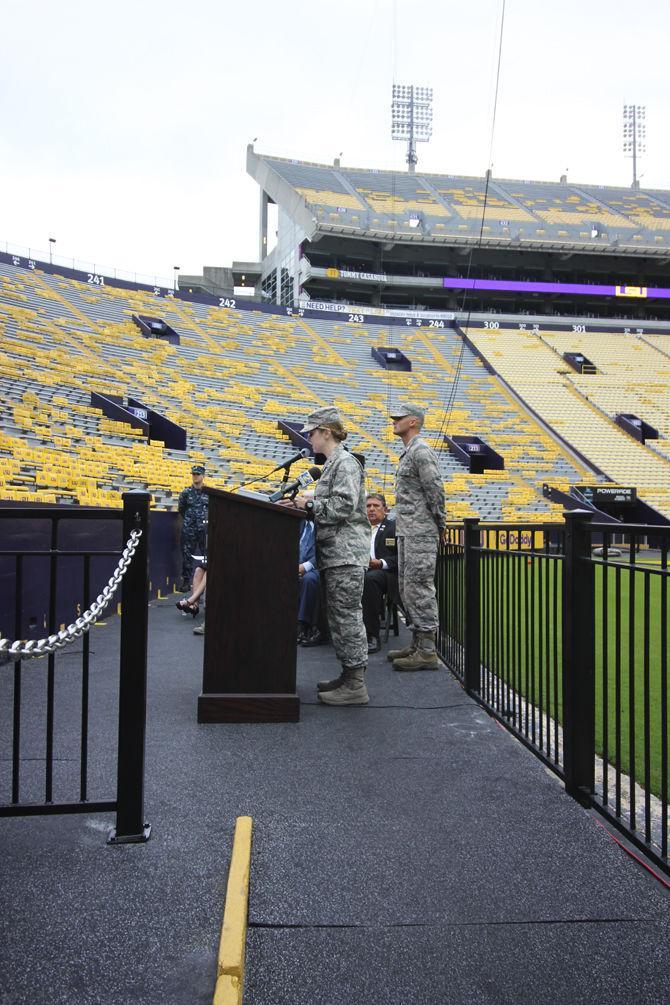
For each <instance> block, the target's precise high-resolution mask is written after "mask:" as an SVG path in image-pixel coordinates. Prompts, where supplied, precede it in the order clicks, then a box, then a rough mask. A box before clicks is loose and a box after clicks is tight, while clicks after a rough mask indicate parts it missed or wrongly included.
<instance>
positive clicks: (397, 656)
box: [386, 632, 419, 663]
mask: <svg viewBox="0 0 670 1005" xmlns="http://www.w3.org/2000/svg"><path fill="white" fill-rule="evenodd" d="M418 645H419V640H418V639H417V636H416V632H413V633H412V641H411V642H410V644H409V645H408V646H405V648H404V649H389V651H388V652H387V654H386V659H387V660H389V661H390V662H391V663H393V661H394V660H402V659H404V658H405V657H406V656H412V655H413V654H414V653H415V652H416V648H417V646H418Z"/></svg>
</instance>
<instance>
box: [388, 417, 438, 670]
mask: <svg viewBox="0 0 670 1005" xmlns="http://www.w3.org/2000/svg"><path fill="white" fill-rule="evenodd" d="M424 418H425V416H424V413H423V411H422V410H421V409H420V408H419V407H418V406H417V405H409V404H405V405H399V406H398V408H396V409H395V411H393V412H391V419H392V420H393V434H394V436H399V437H400V439H401V440H402V442H403V443H404V445H405V449H404V451H403V452H402V453H401V455H400V461H399V463H398V471H397V475H396V532H397V534H398V585H399V587H400V596H401V597H402V602H403V607H404V608H405V611H406V613H407V615H408V617H409V620H410V622H411V625H412V632H413V639H412V643H411V645H409V646H408V647H407V648H406V649H394V650H391V652H389V654H388V659H389V660H391V661H392V662H393V669H394V670H437V669H438V667H439V662H438V659H437V653H436V651H435V632H436V630H437V626H438V615H437V597H436V594H435V563H436V561H437V549H438V545H439V543H440V537H441V536H442V532H443V530H444V525H445V516H444V483H443V481H442V476H441V474H440V471H439V468H438V466H437V457H436V456H435V454H434V452H433V451H432V450H431V448H430V446H429V445H428V443H427V442H426V440H424V439H423V437H422V436H420V435H419V434H420V432H421V428H422V426H423V423H424Z"/></svg>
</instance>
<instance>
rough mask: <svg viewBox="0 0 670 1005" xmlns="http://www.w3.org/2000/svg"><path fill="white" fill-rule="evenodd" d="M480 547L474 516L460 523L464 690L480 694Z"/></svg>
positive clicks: (477, 524)
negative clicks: (463, 584) (463, 575)
mask: <svg viewBox="0 0 670 1005" xmlns="http://www.w3.org/2000/svg"><path fill="white" fill-rule="evenodd" d="M479 548H480V530H479V518H478V517H474V516H470V517H465V519H464V520H463V552H464V563H465V635H464V645H465V668H464V669H465V673H464V684H465V689H466V691H476V692H477V693H479V691H480V688H481V673H480V669H481V654H480V651H479V650H480V624H479V621H480V610H481V602H480V600H481V598H480V596H479V557H480V550H479Z"/></svg>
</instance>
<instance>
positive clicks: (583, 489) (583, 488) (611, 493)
mask: <svg viewBox="0 0 670 1005" xmlns="http://www.w3.org/2000/svg"><path fill="white" fill-rule="evenodd" d="M577 491H578V492H580V493H581V494H582V496H583V497H584V499H585V500H586V502H588V503H591V505H592V506H595V507H596V508H597V509H601V508H602V507H605V506H634V505H635V504H636V502H637V489H636V488H634V487H632V486H631V487H624V486H622V485H577Z"/></svg>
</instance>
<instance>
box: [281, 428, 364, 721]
mask: <svg viewBox="0 0 670 1005" xmlns="http://www.w3.org/2000/svg"><path fill="white" fill-rule="evenodd" d="M301 433H303V434H304V435H306V436H307V438H308V439H309V441H310V443H311V445H312V449H313V450H314V453H315V454H325V456H326V463H325V464H324V466H323V471H322V474H321V478H320V479H319V481H318V482H317V483H316V488H315V491H314V501H313V502H311V501H309V500H306V499H301V498H300V497H298V498H297V499H296V500H295V505H296V506H298V507H299V508H300V509H304V510H305V512H306V514H307V516H308V517H309V516H310V514H311V515H312V517H313V519H314V523H315V526H316V551H317V565H318V568H319V572H320V574H321V577H322V580H323V581H324V583H325V591H326V607H327V612H328V627H329V629H330V636H331V639H332V640H333V645H334V647H335V655H336V656H337V658H338V660H339V661H340V663H341V664H342V673H341V674H340V676H339V677H337V678H335V680H330V681H320V682H319V685H318V689H319V694H318V697H319V700H320V701H322V702H324V703H325V704H326V705H366V704H367V703H368V701H369V697H368V691H367V688H366V686H365V679H364V676H363V675H364V673H365V670H366V667H367V662H368V641H367V635H366V633H365V627H364V625H363V612H362V608H361V597H362V595H363V580H364V575H365V569H366V567H367V564H368V559H369V557H370V524H369V523H368V518H367V514H366V511H365V484H364V476H363V468H362V466H361V465H360V464H359V462H358V461H357V460H356V458H355V457H353V456H352V454H350V453H348V452H347V451H346V450H345V449H344V447H343V446H342V442H343V440H345V439H346V436H347V433H346V430H345V429H344V427H343V425H342V421H341V419H340V416H339V413H338V411H337V409H336V408H320V409H319V410H318V411H316V412H313V413H312V414H311V415H310V416H308V418H307V422H306V423H305V425H304V427H303V428H302V429H301Z"/></svg>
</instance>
